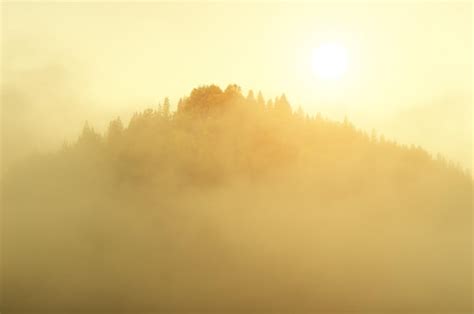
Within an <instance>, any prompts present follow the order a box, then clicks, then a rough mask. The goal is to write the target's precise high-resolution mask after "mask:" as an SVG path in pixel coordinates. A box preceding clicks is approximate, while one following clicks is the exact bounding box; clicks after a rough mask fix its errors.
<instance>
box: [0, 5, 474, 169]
mask: <svg viewBox="0 0 474 314" xmlns="http://www.w3.org/2000/svg"><path fill="white" fill-rule="evenodd" d="M2 9H3V12H2V28H3V32H2V52H3V71H2V72H3V73H2V74H3V79H4V80H5V81H7V82H8V81H9V80H10V81H12V82H14V83H12V84H14V85H15V84H16V85H17V86H19V85H23V84H22V83H21V82H22V81H21V80H22V79H24V78H25V73H27V74H28V73H29V74H31V73H32V72H34V73H41V72H35V69H47V71H48V72H47V73H48V77H49V76H50V74H51V71H52V72H54V73H56V74H57V72H61V74H60V75H59V74H58V75H59V78H57V77H56V80H52V81H51V80H48V79H46V78H45V79H41V75H39V78H38V79H37V80H33V81H31V80H30V81H28V83H27V84H24V86H29V87H31V86H34V90H35V94H36V98H37V99H40V100H38V102H41V101H42V102H43V103H44V104H45V105H44V106H41V109H38V110H40V111H41V110H42V114H40V115H39V116H41V117H42V118H43V119H46V117H48V116H50V114H51V111H52V110H53V109H50V107H48V106H49V105H51V101H48V99H50V98H51V99H56V102H57V103H56V104H55V106H52V105H51V106H52V107H51V108H53V107H54V108H56V109H54V110H56V115H57V117H58V118H57V120H58V121H60V122H57V123H56V124H54V123H53V124H50V125H53V126H54V127H55V130H54V131H53V130H51V131H50V134H56V136H57V134H60V133H58V132H57V128H58V126H60V127H63V126H64V130H65V131H64V134H66V135H67V134H74V132H75V133H77V132H78V125H81V124H82V123H83V120H82V119H89V120H92V121H95V122H96V123H97V124H98V125H101V123H102V124H105V121H107V120H109V119H110V118H113V117H115V116H117V115H119V114H124V113H130V112H132V111H136V110H138V109H142V108H145V107H147V106H150V105H155V104H156V103H157V102H158V100H159V99H162V98H163V97H165V96H169V97H170V98H171V100H172V102H173V103H176V101H177V99H178V98H179V97H181V96H184V95H185V94H187V93H189V92H190V90H191V89H192V88H194V87H196V86H199V85H203V84H211V83H215V84H218V85H220V86H221V87H225V86H226V85H227V84H229V83H237V84H239V85H240V86H242V88H243V90H244V92H246V91H247V90H248V89H250V88H251V89H254V90H261V91H262V92H263V94H264V96H266V97H275V96H277V95H279V94H281V93H283V92H284V93H286V95H287V97H288V99H289V100H290V102H291V103H292V104H293V105H295V106H297V105H301V106H302V107H303V108H304V109H305V110H306V111H307V112H310V113H315V112H318V111H320V112H322V113H323V115H326V116H329V117H331V118H335V119H342V117H343V116H344V115H347V116H348V117H349V119H350V120H352V121H353V122H354V123H355V124H356V125H357V126H359V127H362V128H364V129H367V130H368V131H370V130H371V129H372V128H374V127H375V128H376V129H377V130H379V131H380V132H382V133H385V134H386V135H387V136H388V137H389V138H394V139H397V140H398V141H400V142H402V143H410V144H411V143H415V144H420V145H422V146H424V147H426V148H428V149H429V150H430V151H431V152H442V153H443V154H445V155H446V156H448V157H449V158H451V159H453V160H456V161H459V162H461V163H462V164H463V165H465V166H466V167H470V164H471V161H472V157H471V156H472V155H471V147H472V141H471V139H472V129H471V124H472V99H471V93H472V72H471V69H472V33H471V32H472V24H471V23H472V9H471V4H470V3H469V2H454V1H453V2H450V1H447V2H441V3H426V2H425V3H423V2H415V3H411V2H399V3H398V4H397V2H393V3H392V4H389V3H386V2H383V3H379V4H375V3H373V4H367V3H366V4H364V3H353V2H351V3H343V2H337V3H333V4H331V2H327V4H325V3H321V2H319V3H314V4H311V3H299V4H292V3H279V4H276V3H268V2H267V3H245V4H236V3H206V2H197V3H176V4H172V3H157V2H151V3H150V2H148V3H133V2H109V3H99V2H89V3H78V2H76V3H54V2H38V3H4V4H3V7H2ZM326 43H337V44H338V45H340V46H342V47H344V49H345V51H346V53H347V69H346V73H345V75H344V76H342V77H341V78H339V79H336V80H324V79H321V78H320V77H318V76H317V75H315V73H314V71H313V69H312V62H314V60H313V54H314V50H315V49H316V48H317V47H319V46H320V45H324V44H326ZM55 71H56V72H55ZM63 72H64V73H66V74H64V73H63ZM53 76H54V75H53ZM66 78H67V79H66ZM58 82H59V84H60V85H61V88H65V87H66V92H62V93H63V94H68V93H69V91H72V90H73V91H74V95H75V96H74V97H76V96H77V97H78V98H80V99H81V101H77V104H78V105H77V106H79V107H77V106H76V107H75V108H74V110H72V111H73V112H74V113H75V114H74V115H73V117H68V118H64V117H65V116H66V115H67V114H70V112H71V109H70V108H71V107H68V106H66V105H64V106H63V108H65V109H63V111H64V114H65V116H64V117H63V118H62V119H61V114H60V113H57V112H61V110H62V109H61V108H62V107H61V106H62V103H61V101H65V100H67V101H69V100H70V98H71V97H72V96H71V97H62V96H64V95H62V96H61V97H59V96H58V97H56V95H54V93H55V92H57V88H56V87H55V85H54V84H55V83H58ZM42 84H44V85H46V86H43V85H42ZM48 84H49V85H48ZM68 84H69V85H68ZM51 85H52V86H53V87H51ZM70 85H73V86H70ZM51 91H52V92H51ZM58 99H59V100H58ZM71 103H76V102H75V101H74V102H71ZM46 104H47V105H46ZM79 104H80V105H79ZM58 108H59V109H58ZM73 119H76V120H78V121H75V122H74V123H72V121H73ZM61 121H62V122H61ZM64 121H66V122H64ZM61 123H64V125H62V124H61ZM73 127H74V128H73ZM43 129H44V128H43ZM61 141H62V138H61Z"/></svg>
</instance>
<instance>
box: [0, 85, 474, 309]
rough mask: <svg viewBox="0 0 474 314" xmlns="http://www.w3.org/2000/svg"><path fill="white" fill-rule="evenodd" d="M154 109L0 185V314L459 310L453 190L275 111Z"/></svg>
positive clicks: (336, 130) (268, 107)
mask: <svg viewBox="0 0 474 314" xmlns="http://www.w3.org/2000/svg"><path fill="white" fill-rule="evenodd" d="M172 107H173V106H172V105H171V104H170V102H169V100H167V99H165V100H164V101H162V102H161V104H160V106H159V107H158V108H156V109H148V110H145V111H142V112H138V113H136V114H135V115H133V116H132V118H131V120H130V122H129V123H128V124H127V125H124V123H123V122H122V120H121V119H120V118H117V119H115V120H113V121H111V122H110V124H109V127H108V128H107V131H106V132H105V133H104V134H101V133H100V132H97V131H95V130H94V127H93V125H90V124H87V125H85V126H84V128H83V131H82V133H81V134H80V136H79V138H78V140H77V141H74V142H72V143H69V144H67V145H64V146H63V147H62V149H60V150H58V151H56V152H54V153H47V154H36V155H34V156H31V157H30V158H28V159H27V160H25V161H23V162H21V163H19V164H17V165H16V166H15V167H12V168H11V169H9V170H8V171H7V173H6V178H5V184H4V185H3V190H2V192H3V204H2V205H3V206H2V207H3V209H4V210H3V243H2V246H3V257H2V258H3V261H2V287H3V289H2V302H3V304H2V309H5V310H45V311H52V310H78V311H92V310H95V311H97V310H107V311H167V310H171V311H188V310H194V311H226V310H233V311H236V310H237V311H239V310H240V311H250V310H253V311H260V310H262V311H277V310H279V311H303V310H318V311H325V310H327V311H380V312H384V311H395V310H398V311H434V310H436V311H453V312H454V311H470V310H472V302H471V301H472V287H471V283H472V282H471V280H472V277H471V275H472V238H471V230H472V192H473V188H472V179H471V176H470V174H468V173H466V172H465V171H463V170H462V169H460V168H459V167H457V166H456V165H454V164H452V163H450V162H449V161H447V160H445V159H444V158H443V157H442V156H437V157H433V156H431V155H430V154H429V153H427V152H426V151H425V150H423V149H422V148H420V147H415V146H405V145H400V144H397V143H395V142H393V141H389V140H387V139H385V138H384V137H383V136H379V135H377V134H376V133H375V132H373V133H371V134H367V133H365V132H364V131H361V130H358V129H357V128H356V127H355V126H354V125H352V123H351V122H350V121H348V120H345V121H344V122H335V121H332V120H329V119H326V118H324V117H323V116H321V115H317V116H314V117H311V116H308V115H306V114H305V113H304V112H303V111H302V110H301V109H296V108H292V107H291V105H290V103H289V102H288V100H287V99H286V97H285V96H284V95H282V96H279V97H277V98H275V99H270V100H269V99H264V97H263V95H261V94H254V93H253V92H250V93H249V94H248V95H242V92H241V89H240V88H239V87H238V86H236V85H229V86H228V87H227V88H226V89H225V90H222V89H221V88H219V87H218V86H215V85H211V86H203V87H199V88H196V89H194V90H193V91H192V92H191V94H190V95H189V96H186V97H183V98H182V99H181V100H180V101H179V103H178V105H177V110H176V111H174V110H172Z"/></svg>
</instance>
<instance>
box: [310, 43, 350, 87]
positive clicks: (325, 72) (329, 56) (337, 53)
mask: <svg viewBox="0 0 474 314" xmlns="http://www.w3.org/2000/svg"><path fill="white" fill-rule="evenodd" d="M312 65H313V72H314V74H316V75H317V76H318V77H319V78H321V79H323V80H336V79H340V78H342V77H343V76H344V74H345V73H346V72H347V65H348V58H347V50H346V48H345V47H344V46H343V45H341V44H339V43H333V42H331V43H324V44H321V45H320V46H319V47H317V48H316V49H315V50H314V51H313V56H312Z"/></svg>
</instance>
